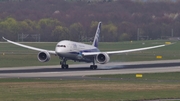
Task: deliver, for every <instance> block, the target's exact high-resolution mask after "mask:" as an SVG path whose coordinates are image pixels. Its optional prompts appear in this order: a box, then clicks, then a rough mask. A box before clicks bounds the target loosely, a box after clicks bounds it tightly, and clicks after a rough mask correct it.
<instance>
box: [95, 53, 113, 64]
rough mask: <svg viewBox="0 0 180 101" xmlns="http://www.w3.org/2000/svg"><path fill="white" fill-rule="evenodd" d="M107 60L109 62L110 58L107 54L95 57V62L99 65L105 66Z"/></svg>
mask: <svg viewBox="0 0 180 101" xmlns="http://www.w3.org/2000/svg"><path fill="white" fill-rule="evenodd" d="M109 60H110V57H109V55H108V54H107V53H99V54H98V55H97V56H96V61H97V62H98V63H100V64H105V63H107V62H109Z"/></svg>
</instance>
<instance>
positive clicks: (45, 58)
mask: <svg viewBox="0 0 180 101" xmlns="http://www.w3.org/2000/svg"><path fill="white" fill-rule="evenodd" d="M37 58H38V60H39V61H40V62H48V61H49V60H50V58H51V56H50V54H49V53H48V52H39V53H38V55H37Z"/></svg>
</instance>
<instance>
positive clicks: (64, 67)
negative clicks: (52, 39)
mask: <svg viewBox="0 0 180 101" xmlns="http://www.w3.org/2000/svg"><path fill="white" fill-rule="evenodd" d="M61 68H62V69H68V68H69V65H66V64H64V65H61Z"/></svg>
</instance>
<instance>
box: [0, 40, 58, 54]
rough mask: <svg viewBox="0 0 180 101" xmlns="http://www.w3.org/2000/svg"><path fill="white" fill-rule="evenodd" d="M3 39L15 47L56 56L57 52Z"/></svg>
mask: <svg viewBox="0 0 180 101" xmlns="http://www.w3.org/2000/svg"><path fill="white" fill-rule="evenodd" d="M2 38H3V39H4V40H6V41H7V42H9V43H12V44H14V45H17V46H21V47H24V48H27V49H31V50H35V51H39V52H44V51H47V52H48V53H50V54H56V52H55V51H51V50H45V49H41V48H36V47H32V46H28V45H23V44H20V43H17V42H14V41H11V40H8V39H6V38H4V37H2Z"/></svg>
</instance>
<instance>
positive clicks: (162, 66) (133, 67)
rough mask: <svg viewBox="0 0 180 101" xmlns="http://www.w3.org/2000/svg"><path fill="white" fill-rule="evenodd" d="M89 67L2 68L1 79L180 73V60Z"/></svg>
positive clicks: (87, 65) (0, 70)
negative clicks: (92, 68) (95, 68)
mask: <svg viewBox="0 0 180 101" xmlns="http://www.w3.org/2000/svg"><path fill="white" fill-rule="evenodd" d="M89 65H90V64H76V65H69V69H61V68H60V66H34V67H12V68H0V78H57V77H84V76H87V75H104V74H136V73H161V72H180V60H161V61H140V62H111V63H108V64H105V65H98V69H97V70H91V69H89Z"/></svg>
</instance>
